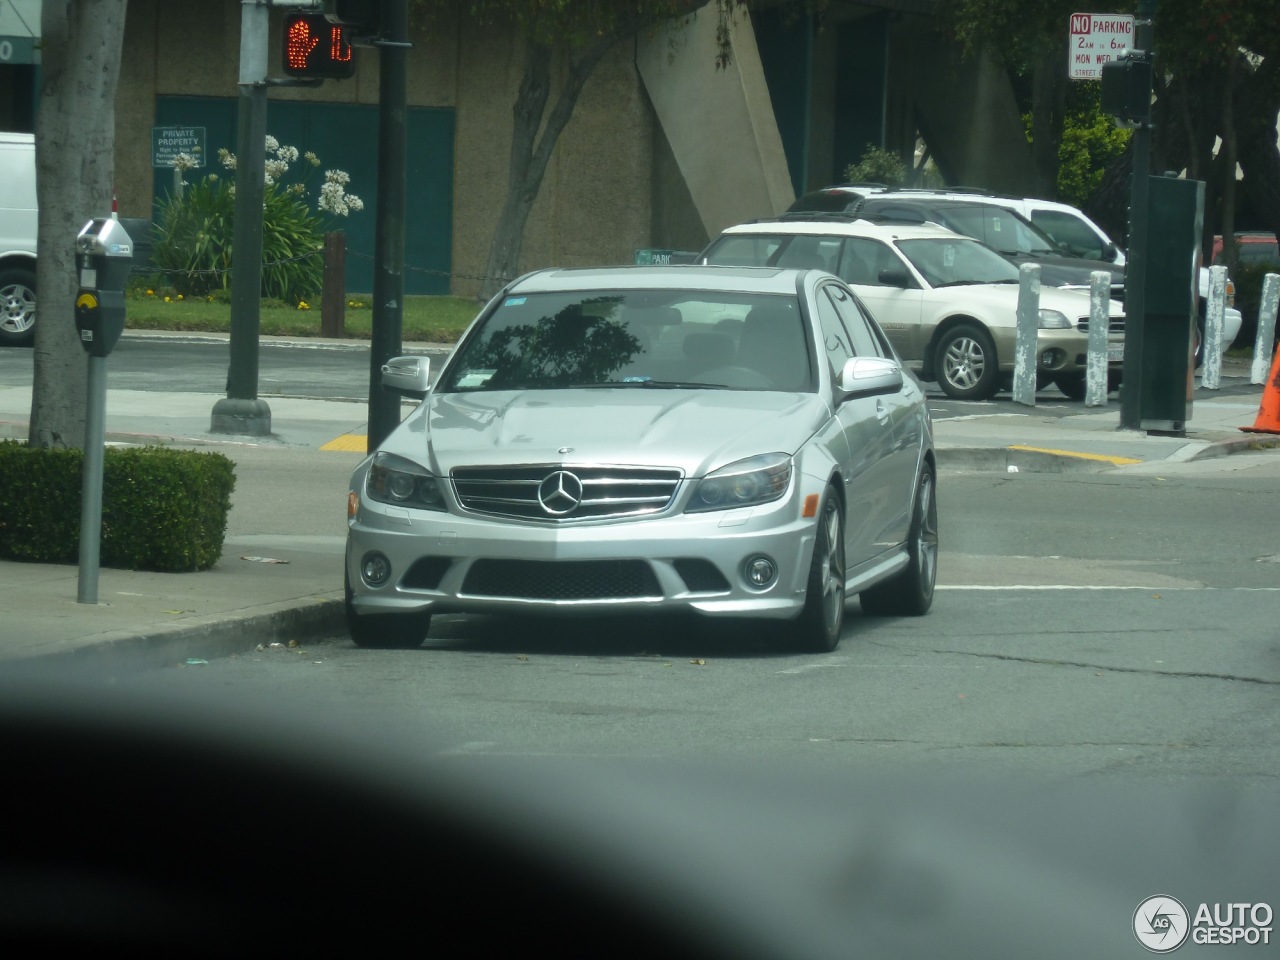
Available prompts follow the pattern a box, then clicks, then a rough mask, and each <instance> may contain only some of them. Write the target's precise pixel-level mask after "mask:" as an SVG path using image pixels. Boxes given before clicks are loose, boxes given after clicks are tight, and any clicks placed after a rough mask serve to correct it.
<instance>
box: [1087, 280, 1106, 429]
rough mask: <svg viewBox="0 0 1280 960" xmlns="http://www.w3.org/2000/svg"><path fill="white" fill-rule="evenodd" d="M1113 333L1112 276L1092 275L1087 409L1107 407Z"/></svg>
mask: <svg viewBox="0 0 1280 960" xmlns="http://www.w3.org/2000/svg"><path fill="white" fill-rule="evenodd" d="M1110 330H1111V274H1110V273H1108V272H1107V271H1106V270H1094V271H1093V272H1092V273H1090V274H1089V346H1088V353H1087V354H1086V357H1085V375H1084V376H1085V387H1084V405H1085V406H1086V407H1105V406H1106V405H1107V368H1108V359H1109V358H1108V344H1107V335H1108V333H1110Z"/></svg>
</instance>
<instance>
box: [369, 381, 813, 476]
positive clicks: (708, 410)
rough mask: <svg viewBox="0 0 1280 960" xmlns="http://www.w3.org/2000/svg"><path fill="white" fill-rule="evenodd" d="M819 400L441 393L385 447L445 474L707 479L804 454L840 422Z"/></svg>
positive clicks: (686, 393) (642, 391) (693, 394)
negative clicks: (770, 456)
mask: <svg viewBox="0 0 1280 960" xmlns="http://www.w3.org/2000/svg"><path fill="white" fill-rule="evenodd" d="M830 416H831V411H830V408H829V407H828V405H827V404H826V403H825V402H823V400H822V399H820V398H819V397H818V396H817V395H816V394H811V393H775V392H759V393H757V392H745V391H731V390H668V389H661V388H644V387H640V388H636V387H631V388H618V389H610V388H607V387H606V388H597V389H585V390H527V391H486V392H478V393H446V394H440V395H436V394H431V395H429V396H428V397H427V399H426V400H425V401H423V403H422V405H421V406H419V407H418V409H417V410H416V411H415V412H414V413H413V414H411V415H410V416H409V418H408V419H407V420H406V421H405V422H404V423H403V424H402V425H401V426H400V428H399V429H398V430H396V431H395V432H394V433H393V434H392V435H391V436H390V437H388V438H387V440H386V442H385V443H383V445H382V447H381V449H382V450H385V451H387V452H390V453H395V454H398V455H400V456H403V457H407V458H408V459H410V460H413V461H415V462H417V463H420V464H423V465H424V466H427V467H429V468H430V469H431V470H432V471H433V472H434V473H436V474H437V475H439V476H443V475H447V474H448V472H449V471H450V470H452V469H453V468H454V467H459V466H492V465H501V464H516V463H577V464H597V463H598V464H634V465H643V466H666V467H676V468H679V469H680V470H682V471H684V473H685V475H686V476H691V477H697V476H702V475H703V474H704V473H706V472H707V471H709V470H715V469H717V468H719V467H721V466H724V465H725V464H728V463H732V462H734V461H735V460H740V459H742V458H744V457H750V456H755V455H756V454H761V453H774V452H780V453H787V454H792V453H795V452H796V451H797V450H798V449H799V448H800V446H801V445H802V444H803V443H804V442H805V441H806V440H808V439H809V438H810V437H811V436H813V434H814V433H816V432H817V431H818V430H819V429H820V428H821V427H822V425H823V424H824V423H826V421H827V420H828V419H829V418H830Z"/></svg>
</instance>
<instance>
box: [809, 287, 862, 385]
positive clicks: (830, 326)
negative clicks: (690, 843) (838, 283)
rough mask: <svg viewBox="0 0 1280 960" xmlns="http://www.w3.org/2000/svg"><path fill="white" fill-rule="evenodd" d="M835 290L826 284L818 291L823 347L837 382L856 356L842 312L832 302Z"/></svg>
mask: <svg viewBox="0 0 1280 960" xmlns="http://www.w3.org/2000/svg"><path fill="white" fill-rule="evenodd" d="M834 289H835V288H833V287H832V286H831V284H826V285H825V286H823V287H822V288H821V289H820V290H819V291H818V326H819V328H820V329H821V330H822V347H823V351H824V352H825V353H826V355H827V366H828V368H829V369H830V371H831V378H832V380H835V379H836V378H837V377H839V376H840V371H841V370H843V369H844V365H845V362H846V361H847V360H848V359H849V358H850V357H853V356H856V354H855V352H854V349H853V342H852V339H851V338H850V336H849V331H848V330H846V329H845V326H844V323H843V322H842V321H841V319H840V312H839V311H838V310H837V309H836V305H835V303H833V302H832V298H831V294H832V291H833V290H834Z"/></svg>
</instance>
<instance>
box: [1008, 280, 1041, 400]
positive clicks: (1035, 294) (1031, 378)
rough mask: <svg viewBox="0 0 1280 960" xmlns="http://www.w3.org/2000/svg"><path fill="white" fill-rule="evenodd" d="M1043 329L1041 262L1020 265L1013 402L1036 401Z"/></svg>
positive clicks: (1014, 351)
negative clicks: (1038, 351)
mask: <svg viewBox="0 0 1280 960" xmlns="http://www.w3.org/2000/svg"><path fill="white" fill-rule="evenodd" d="M1039 329H1040V264H1038V263H1024V264H1023V265H1022V266H1020V267H1019V268H1018V338H1017V341H1016V343H1015V345H1014V349H1013V402H1014V403H1022V404H1026V405H1027V406H1028V407H1034V406H1035V405H1036V343H1037V341H1038V332H1037V331H1039Z"/></svg>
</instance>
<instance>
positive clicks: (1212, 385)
mask: <svg viewBox="0 0 1280 960" xmlns="http://www.w3.org/2000/svg"><path fill="white" fill-rule="evenodd" d="M1226 312H1227V268H1226V267H1224V266H1214V267H1210V268H1209V296H1208V299H1207V300H1206V301H1205V310H1204V359H1203V361H1202V362H1201V364H1200V386H1202V387H1204V388H1205V389H1206V390H1217V389H1218V387H1219V386H1220V385H1221V381H1222V322H1223V318H1224V317H1225V316H1226Z"/></svg>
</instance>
